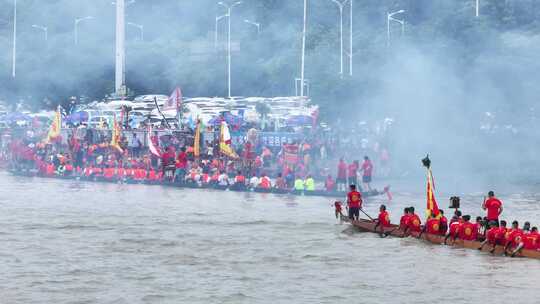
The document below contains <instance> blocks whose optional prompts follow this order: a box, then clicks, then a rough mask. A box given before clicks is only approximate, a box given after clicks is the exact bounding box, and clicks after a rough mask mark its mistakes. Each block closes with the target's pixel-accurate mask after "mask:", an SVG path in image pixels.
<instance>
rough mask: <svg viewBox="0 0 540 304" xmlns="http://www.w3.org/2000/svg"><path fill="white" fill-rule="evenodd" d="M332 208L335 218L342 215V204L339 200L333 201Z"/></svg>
mask: <svg viewBox="0 0 540 304" xmlns="http://www.w3.org/2000/svg"><path fill="white" fill-rule="evenodd" d="M334 209H335V211H336V219H338V218H341V217H343V213H341V210H342V206H341V202H340V201H335V202H334Z"/></svg>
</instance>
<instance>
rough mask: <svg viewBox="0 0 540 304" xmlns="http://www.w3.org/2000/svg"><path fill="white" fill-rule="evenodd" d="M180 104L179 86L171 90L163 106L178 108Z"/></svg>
mask: <svg viewBox="0 0 540 304" xmlns="http://www.w3.org/2000/svg"><path fill="white" fill-rule="evenodd" d="M181 105H182V90H180V88H179V87H176V89H174V91H173V92H172V94H171V96H169V99H168V100H167V103H166V104H165V106H164V109H165V110H171V109H176V111H177V112H178V110H179V109H180V106H181Z"/></svg>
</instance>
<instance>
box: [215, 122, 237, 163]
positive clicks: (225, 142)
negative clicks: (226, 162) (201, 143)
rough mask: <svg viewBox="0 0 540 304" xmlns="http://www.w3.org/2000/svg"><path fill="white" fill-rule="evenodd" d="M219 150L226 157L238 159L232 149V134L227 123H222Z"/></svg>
mask: <svg viewBox="0 0 540 304" xmlns="http://www.w3.org/2000/svg"><path fill="white" fill-rule="evenodd" d="M219 150H220V151H221V153H222V154H223V155H225V156H228V157H230V158H238V155H237V154H236V152H234V150H233V148H232V147H231V133H230V132H229V126H228V125H227V123H226V122H224V121H222V122H221V136H220V137H219Z"/></svg>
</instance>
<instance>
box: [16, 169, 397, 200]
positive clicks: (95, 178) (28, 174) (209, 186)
mask: <svg viewBox="0 0 540 304" xmlns="http://www.w3.org/2000/svg"><path fill="white" fill-rule="evenodd" d="M9 172H10V173H11V174H13V175H17V176H26V177H41V178H54V179H68V180H69V179H71V180H81V181H90V182H101V183H114V184H117V183H126V184H145V185H161V186H167V187H176V188H191V189H214V190H222V191H234V192H256V193H272V194H285V195H295V196H320V197H334V198H337V199H342V198H344V197H345V196H346V195H347V193H346V192H338V191H333V192H328V191H321V190H315V191H307V190H306V191H296V190H288V189H277V188H250V187H247V186H244V187H238V186H236V185H228V186H226V185H213V184H198V183H174V182H168V181H149V180H136V179H118V178H112V179H111V178H105V177H103V176H74V175H70V176H63V175H51V176H46V175H39V174H38V173H37V171H32V170H30V171H13V170H10V171H9ZM387 191H388V187H385V189H384V190H383V191H378V190H376V189H375V190H372V191H369V192H364V193H362V195H363V196H364V197H373V196H378V195H383V194H385V193H386V192H387Z"/></svg>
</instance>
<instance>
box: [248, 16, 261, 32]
mask: <svg viewBox="0 0 540 304" xmlns="http://www.w3.org/2000/svg"><path fill="white" fill-rule="evenodd" d="M244 22H245V23H247V24H251V25H253V26H255V27H256V28H257V35H258V34H260V33H261V24H260V23H258V22H253V21H250V20H247V19H246V20H244Z"/></svg>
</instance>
